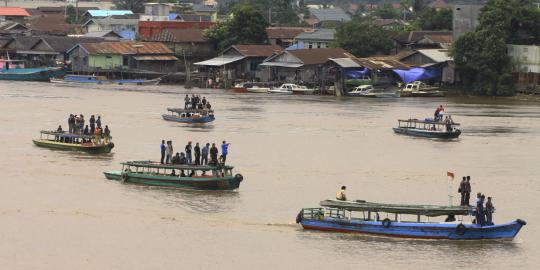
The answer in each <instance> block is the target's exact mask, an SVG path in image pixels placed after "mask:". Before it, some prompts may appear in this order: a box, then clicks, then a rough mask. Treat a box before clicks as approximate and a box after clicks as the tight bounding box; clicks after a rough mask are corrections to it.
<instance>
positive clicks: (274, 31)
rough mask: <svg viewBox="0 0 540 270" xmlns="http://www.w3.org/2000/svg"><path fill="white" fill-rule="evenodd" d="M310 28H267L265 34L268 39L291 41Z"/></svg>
mask: <svg viewBox="0 0 540 270" xmlns="http://www.w3.org/2000/svg"><path fill="white" fill-rule="evenodd" d="M309 30H311V28H305V27H268V28H266V34H267V35H268V38H269V39H278V38H279V39H293V38H295V37H296V36H298V35H299V34H301V33H304V32H307V31H309Z"/></svg>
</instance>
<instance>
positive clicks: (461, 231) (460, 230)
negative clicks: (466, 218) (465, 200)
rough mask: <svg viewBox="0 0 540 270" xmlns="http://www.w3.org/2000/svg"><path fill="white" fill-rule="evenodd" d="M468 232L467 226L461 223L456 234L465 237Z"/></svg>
mask: <svg viewBox="0 0 540 270" xmlns="http://www.w3.org/2000/svg"><path fill="white" fill-rule="evenodd" d="M466 231H467V228H465V225H463V223H459V224H458V225H457V226H456V234H457V235H464V234H465V232H466Z"/></svg>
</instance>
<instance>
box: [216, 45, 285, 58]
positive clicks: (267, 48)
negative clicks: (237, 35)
mask: <svg viewBox="0 0 540 270" xmlns="http://www.w3.org/2000/svg"><path fill="white" fill-rule="evenodd" d="M231 49H234V50H236V51H238V52H239V53H240V54H241V55H243V56H246V57H269V56H271V55H273V54H274V53H278V52H281V51H283V48H281V47H280V46H278V45H233V46H232V47H231ZM226 51H227V50H226Z"/></svg>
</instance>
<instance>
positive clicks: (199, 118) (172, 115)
mask: <svg viewBox="0 0 540 270" xmlns="http://www.w3.org/2000/svg"><path fill="white" fill-rule="evenodd" d="M167 111H169V114H163V115H162V117H163V119H164V120H167V121H174V122H179V123H186V124H204V123H209V122H212V121H214V120H215V119H216V118H215V117H214V111H213V110H206V109H180V108H167Z"/></svg>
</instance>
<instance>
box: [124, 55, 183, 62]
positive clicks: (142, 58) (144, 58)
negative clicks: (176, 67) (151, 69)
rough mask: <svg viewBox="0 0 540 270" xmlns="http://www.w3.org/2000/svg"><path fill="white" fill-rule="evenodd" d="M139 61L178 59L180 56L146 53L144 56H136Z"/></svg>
mask: <svg viewBox="0 0 540 270" xmlns="http://www.w3.org/2000/svg"><path fill="white" fill-rule="evenodd" d="M134 58H135V60H137V61H176V60H178V58H176V57H174V56H172V55H144V56H135V57H134Z"/></svg>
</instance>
